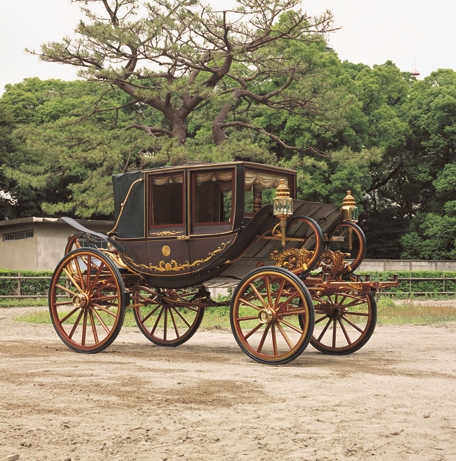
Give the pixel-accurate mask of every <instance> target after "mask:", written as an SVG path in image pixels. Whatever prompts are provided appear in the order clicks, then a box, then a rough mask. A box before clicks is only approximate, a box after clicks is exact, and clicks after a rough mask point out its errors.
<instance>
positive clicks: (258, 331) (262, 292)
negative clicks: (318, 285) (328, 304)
mask: <svg viewBox="0 0 456 461" xmlns="http://www.w3.org/2000/svg"><path fill="white" fill-rule="evenodd" d="M314 320H315V318H314V311H313V306H312V299H311V297H310V295H309V292H308V290H307V288H306V287H305V285H304V284H303V283H302V281H301V280H300V279H299V278H298V277H297V276H296V275H294V274H293V273H292V272H289V271H287V270H285V269H283V268H281V267H268V268H264V267H262V268H259V269H255V270H253V271H252V272H250V274H248V275H247V276H246V277H245V278H244V279H243V280H242V281H241V283H240V284H239V285H238V286H237V288H236V289H235V291H234V293H233V299H232V301H231V309H230V321H231V329H232V331H233V335H234V337H235V339H236V341H237V343H238V344H239V346H240V348H241V349H242V350H243V351H244V352H245V353H246V354H247V355H248V356H249V357H251V358H252V359H253V360H256V361H257V362H260V363H267V364H282V363H288V362H291V361H292V360H294V359H295V358H297V357H298V356H299V355H300V354H301V353H302V352H303V351H304V349H305V348H306V347H307V345H308V344H309V341H310V338H311V336H312V329H313V326H314Z"/></svg>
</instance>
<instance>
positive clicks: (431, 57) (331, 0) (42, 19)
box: [0, 0, 456, 94]
mask: <svg viewBox="0 0 456 461" xmlns="http://www.w3.org/2000/svg"><path fill="white" fill-rule="evenodd" d="M211 3H212V4H215V5H217V6H218V7H220V8H223V6H224V5H226V3H227V1H226V0H212V1H211ZM0 6H1V10H0V11H1V14H0V63H1V65H0V94H1V93H2V92H3V89H4V86H5V85H6V84H7V83H18V82H21V81H22V80H23V79H24V78H28V77H35V76H36V77H39V78H41V79H43V80H44V79H49V78H58V79H62V80H74V79H75V78H76V71H75V69H73V68H71V67H70V66H62V65H58V64H51V63H44V62H40V61H39V60H38V58H36V57H35V56H31V55H29V54H27V53H26V52H25V51H24V49H25V48H30V49H36V50H39V48H40V45H41V44H42V43H46V42H52V41H60V40H61V38H62V37H63V36H64V35H70V36H71V34H72V32H73V30H74V27H75V26H76V24H77V22H78V19H79V17H80V15H79V8H78V6H77V5H75V4H72V3H71V1H70V0H15V1H14V0H0ZM302 7H303V9H304V10H305V11H307V12H308V13H311V14H321V13H323V12H324V11H325V10H326V9H329V10H331V11H332V12H333V13H334V18H335V25H336V26H338V27H342V29H341V30H339V31H337V32H334V33H333V34H331V35H330V45H331V47H332V48H333V49H334V50H335V51H336V52H337V53H338V55H339V57H340V59H342V60H348V61H350V62H353V63H364V64H368V65H369V66H373V65H374V64H383V63H384V62H385V61H387V60H391V61H393V62H394V63H395V64H396V65H397V66H398V67H399V68H400V69H401V70H403V71H410V72H411V71H413V70H415V68H416V69H417V70H418V71H419V72H420V77H419V78H422V77H425V76H427V75H429V74H430V73H431V72H432V71H434V70H437V69H440V68H451V69H455V70H456V51H455V45H456V27H454V21H455V17H456V1H454V0H432V1H430V0H303V1H302Z"/></svg>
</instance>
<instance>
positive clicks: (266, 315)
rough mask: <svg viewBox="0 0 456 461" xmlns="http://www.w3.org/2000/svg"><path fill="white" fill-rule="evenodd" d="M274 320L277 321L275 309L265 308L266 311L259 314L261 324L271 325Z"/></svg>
mask: <svg viewBox="0 0 456 461" xmlns="http://www.w3.org/2000/svg"><path fill="white" fill-rule="evenodd" d="M274 319H275V312H274V310H273V309H270V308H265V309H261V310H260V311H259V312H258V320H259V322H260V323H264V324H270V323H272V322H273V321H274Z"/></svg>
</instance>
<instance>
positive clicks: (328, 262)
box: [319, 250, 351, 275]
mask: <svg viewBox="0 0 456 461" xmlns="http://www.w3.org/2000/svg"><path fill="white" fill-rule="evenodd" d="M350 256H351V255H350V253H342V252H341V251H339V250H337V251H332V250H325V251H323V253H322V255H321V259H320V263H319V266H320V267H321V269H322V271H323V272H324V273H325V274H330V275H336V274H346V273H348V272H350V271H351V267H350V264H349V263H348V261H346V260H345V258H349V257H350Z"/></svg>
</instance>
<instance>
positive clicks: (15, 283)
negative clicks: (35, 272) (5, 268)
mask: <svg viewBox="0 0 456 461" xmlns="http://www.w3.org/2000/svg"><path fill="white" fill-rule="evenodd" d="M50 281H51V276H30V275H23V274H21V273H20V272H18V273H17V275H16V276H13V275H5V276H0V299H1V298H8V299H11V298H16V299H27V298H47V296H48V294H47V292H48V289H49V284H50Z"/></svg>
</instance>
